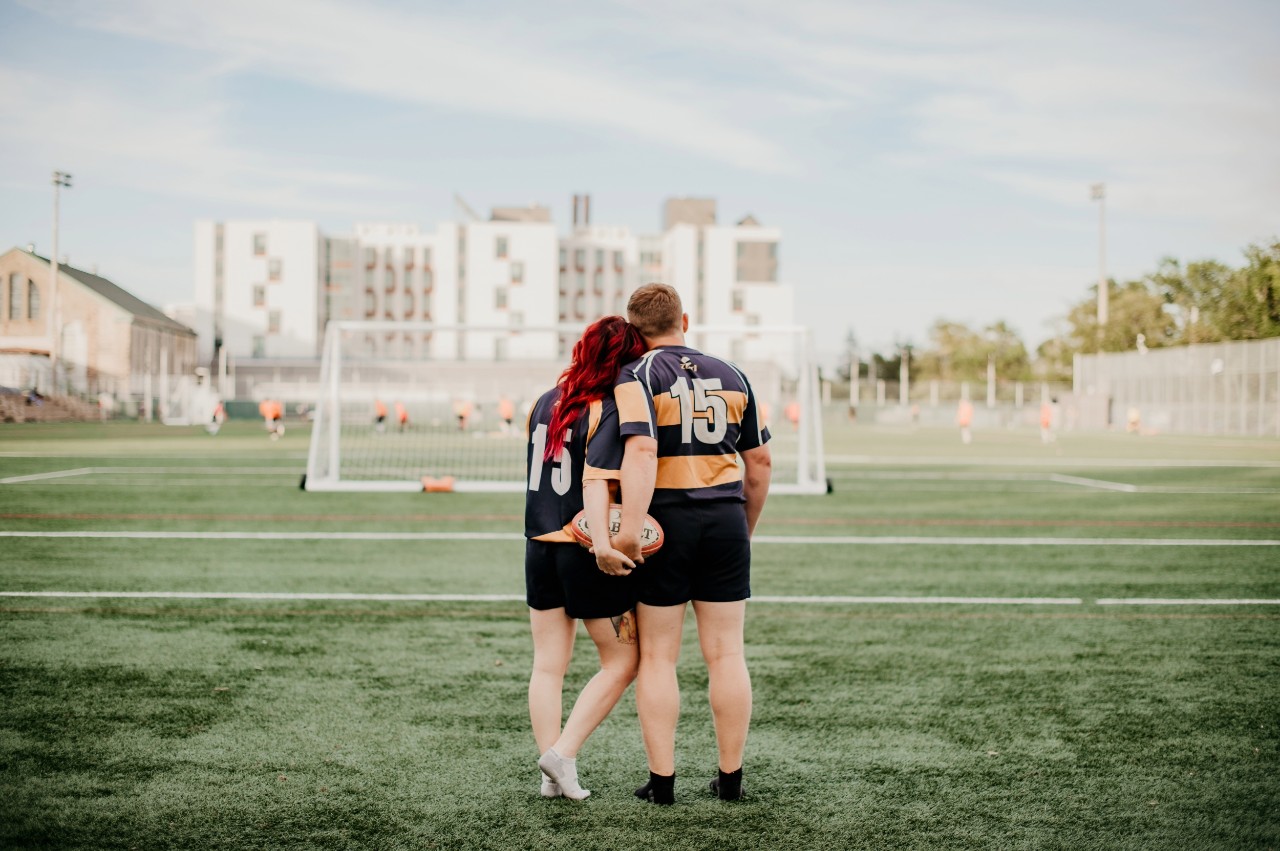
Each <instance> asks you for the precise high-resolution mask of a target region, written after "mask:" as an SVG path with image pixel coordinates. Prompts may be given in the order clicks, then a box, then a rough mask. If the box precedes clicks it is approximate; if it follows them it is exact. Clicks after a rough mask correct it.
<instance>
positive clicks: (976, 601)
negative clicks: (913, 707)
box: [751, 595, 1084, 606]
mask: <svg viewBox="0 0 1280 851" xmlns="http://www.w3.org/2000/svg"><path fill="white" fill-rule="evenodd" d="M751 601H752V602H753V603H798V604H801V605H812V604H820V603H850V604H867V605H877V604H897V603H902V604H906V605H915V604H927V603H949V604H955V605H962V606H963V605H991V606H1006V605H1007V606H1079V605H1082V604H1083V603H1084V600H1082V599H1080V598H1079V597H845V596H834V597H772V596H768V595H760V596H758V597H752V598H751Z"/></svg>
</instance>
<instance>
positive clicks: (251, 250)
mask: <svg viewBox="0 0 1280 851" xmlns="http://www.w3.org/2000/svg"><path fill="white" fill-rule="evenodd" d="M579 200H580V198H579V196H575V198H574V202H575V203H574V213H575V221H574V223H573V229H572V231H571V232H570V233H569V234H568V235H566V236H559V235H558V234H557V233H556V229H555V225H554V224H553V223H552V222H551V217H550V213H549V211H548V210H547V209H546V208H545V207H537V206H534V207H521V208H498V209H495V210H494V211H493V213H492V215H491V217H490V219H489V220H488V221H466V222H447V223H443V224H441V225H439V226H438V227H437V228H436V229H435V230H434V231H431V232H424V231H422V230H420V229H419V228H418V226H417V225H413V224H392V223H362V224H357V225H356V226H355V229H354V234H353V235H350V236H333V237H329V236H324V235H323V234H321V233H320V231H319V228H318V226H317V225H316V224H315V223H312V222H281V221H265V222H262V221H257V222H254V221H234V222H198V223H197V224H196V297H197V305H196V314H195V315H196V323H197V330H198V331H199V333H200V358H201V361H202V362H204V363H208V362H209V359H210V358H212V356H213V353H214V350H215V345H217V344H219V343H220V344H221V345H222V346H225V347H226V348H227V350H228V352H229V353H230V354H231V355H233V356H235V357H236V358H238V359H245V358H255V359H256V358H315V357H316V356H318V354H319V352H320V345H321V342H322V339H323V326H324V323H325V322H327V321H328V320H329V319H336V320H384V321H391V322H405V321H424V322H433V323H435V324H437V325H440V326H464V327H471V328H475V329H477V330H474V331H465V332H459V331H452V330H449V331H437V332H433V333H431V334H429V335H422V334H411V333H408V332H399V331H394V330H391V331H379V332H378V333H377V334H369V335H367V336H366V338H365V339H364V340H363V341H362V342H361V344H360V345H361V346H362V348H363V351H361V352H359V354H360V355H363V356H365V357H394V358H404V357H411V358H414V359H420V358H425V359H430V360H455V359H467V360H517V359H530V360H563V359H565V358H567V357H568V355H569V353H570V351H571V350H572V346H573V343H574V340H575V339H576V334H572V333H568V332H559V333H542V334H530V333H526V334H512V333H510V332H509V331H504V330H502V329H511V330H514V329H519V328H529V327H535V326H544V327H545V326H552V325H558V324H559V325H575V326H582V325H585V324H587V323H590V322H592V321H594V320H596V319H598V318H599V317H601V316H605V315H608V314H611V313H625V311H626V304H627V299H628V298H630V296H631V293H632V292H633V291H634V290H635V289H636V287H638V286H640V285H641V284H645V283H649V282H652V281H659V280H660V281H665V282H667V283H670V284H671V285H672V286H674V287H675V288H676V290H677V291H679V292H680V294H681V297H682V298H683V300H684V303H685V309H686V310H687V311H688V313H689V316H690V321H691V323H692V325H693V330H694V331H695V332H696V330H697V327H698V326H700V325H701V326H707V325H717V326H735V327H741V328H744V329H745V328H749V327H750V326H752V325H761V324H765V325H780V324H790V323H791V322H792V321H793V316H794V306H793V292H792V288H791V287H790V286H789V285H785V284H780V283H779V282H778V275H777V269H778V264H777V244H778V242H779V240H780V238H781V234H780V232H779V231H778V230H777V229H776V228H767V227H763V226H762V225H760V224H759V223H758V222H756V221H755V220H754V219H753V218H751V217H750V216H748V217H747V218H745V219H743V220H742V221H740V222H738V223H737V224H736V225H732V226H720V225H717V224H716V221H715V216H716V213H715V201H713V200H710V199H672V200H670V201H668V202H667V205H666V210H665V221H664V230H663V233H661V234H660V235H640V236H637V235H635V234H633V233H632V232H631V231H630V229H628V228H626V227H621V226H603V225H592V224H591V223H590V213H589V204H590V202H589V199H588V198H586V196H581V201H582V215H581V216H579V215H578V210H579V205H578V202H579ZM693 343H694V344H695V345H701V346H705V347H706V348H708V349H709V350H711V351H716V352H723V353H724V354H726V355H728V356H729V357H732V358H734V359H739V360H747V359H752V358H765V357H770V356H771V355H772V353H773V352H772V350H771V349H770V348H769V346H770V344H769V343H767V342H766V341H764V340H763V339H762V340H759V341H753V340H751V339H749V335H748V334H747V333H746V332H744V333H743V334H726V333H720V334H703V335H701V336H700V337H698V336H695V338H694V339H693ZM348 354H349V355H351V354H356V353H355V352H351V351H348ZM785 356H786V357H790V354H789V353H788V354H786V355H785Z"/></svg>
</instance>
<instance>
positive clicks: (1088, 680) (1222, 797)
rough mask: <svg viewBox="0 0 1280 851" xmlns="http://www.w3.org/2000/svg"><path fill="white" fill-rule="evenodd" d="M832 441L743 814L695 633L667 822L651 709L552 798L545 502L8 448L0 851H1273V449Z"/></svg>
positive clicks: (202, 453)
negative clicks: (649, 750)
mask: <svg viewBox="0 0 1280 851" xmlns="http://www.w3.org/2000/svg"><path fill="white" fill-rule="evenodd" d="M827 439H828V440H827V442H828V454H829V462H830V463H829V466H830V469H829V474H830V476H831V478H832V479H833V482H834V484H835V488H836V489H835V492H834V493H833V494H831V495H829V496H826V497H788V498H777V499H775V500H773V501H771V502H770V504H769V506H768V507H767V508H766V512H765V518H764V521H763V522H762V524H761V528H760V529H759V531H758V536H759V540H758V541H757V544H756V547H755V559H756V561H755V569H754V582H753V586H754V592H755V594H756V595H757V600H756V602H754V603H752V604H751V606H750V608H749V614H748V660H749V663H750V665H751V669H752V674H753V678H754V683H755V690H756V700H755V707H756V708H755V719H754V722H753V727H752V734H751V740H750V742H749V744H748V755H747V766H746V769H747V787H748V795H749V797H748V799H747V800H746V801H744V802H741V803H738V804H723V803H720V802H717V801H715V800H713V799H712V798H711V797H710V795H709V794H708V793H707V792H706V791H705V788H706V786H705V784H706V780H707V779H708V778H709V777H710V776H711V775H712V774H713V773H714V769H715V750H714V739H713V734H712V730H711V723H710V716H709V711H708V708H707V703H706V695H705V685H706V679H705V674H704V672H703V671H702V666H701V662H700V659H699V656H698V652H697V647H696V644H695V643H694V640H693V639H694V633H693V631H692V623H690V628H689V629H688V631H687V633H686V648H685V656H684V659H683V660H682V663H681V671H680V675H681V681H682V684H683V686H684V692H683V701H684V709H683V715H682V719H681V726H680V731H679V738H678V745H677V751H678V769H677V770H678V775H679V780H678V783H677V797H678V804H679V805H678V806H676V807H674V808H656V807H652V806H649V805H646V804H641V803H640V802H638V801H637V800H636V799H635V798H634V797H633V796H632V795H631V794H630V792H631V789H632V788H634V787H635V786H636V785H638V784H639V783H640V782H642V781H643V780H644V779H645V778H646V770H645V765H644V756H643V751H642V748H641V744H640V736H639V732H638V730H637V727H636V720H635V709H634V702H633V698H632V695H631V693H630V692H628V694H627V695H626V696H624V698H623V700H622V702H621V703H620V704H619V706H618V708H617V710H615V712H614V714H613V716H611V717H610V718H609V719H608V720H607V721H606V722H605V724H604V726H603V727H602V728H601V729H600V730H599V732H598V733H597V734H596V736H595V737H594V738H593V739H592V740H591V741H590V742H588V744H587V746H586V748H585V749H584V750H583V752H582V755H581V757H580V771H581V774H582V777H583V782H584V785H585V786H587V787H588V788H591V789H592V790H593V792H594V794H593V795H592V797H591V798H590V799H589V800H587V801H586V802H583V803H579V804H574V803H571V802H568V801H564V800H553V801H545V800H543V799H541V798H540V797H538V794H537V772H536V768H535V766H534V760H535V759H536V757H537V753H536V749H535V746H534V744H533V738H532V735H531V733H530V732H529V731H528V718H527V710H526V703H525V686H526V683H527V676H528V668H529V664H530V658H531V652H530V641H529V637H528V626H527V615H526V612H525V608H524V606H523V604H522V603H521V602H520V600H519V599H518V598H519V596H520V595H521V594H522V593H523V579H522V568H521V564H522V553H523V547H522V544H521V542H520V541H519V540H518V533H519V532H520V529H521V510H522V504H521V501H520V500H521V498H520V496H519V495H518V494H513V495H478V494H469V495H468V494H414V495H368V494H307V493H303V492H302V491H300V490H299V489H298V481H299V478H300V475H301V472H302V468H303V466H304V464H305V453H306V446H307V443H306V441H307V437H306V435H305V434H304V433H303V432H302V429H291V430H290V431H289V433H288V434H287V435H286V437H285V438H284V439H283V440H281V441H280V442H278V443H271V442H269V441H268V440H267V439H266V437H265V435H264V434H263V433H262V432H261V429H260V428H259V427H254V426H251V425H249V424H239V423H233V424H231V425H230V426H229V427H228V428H226V429H224V431H223V433H222V434H220V435H218V436H217V437H214V438H211V437H209V436H207V435H205V434H204V433H203V432H200V431H198V430H195V429H191V430H187V429H174V428H164V427H161V426H139V425H130V424H108V425H105V426H103V425H59V426H26V425H19V426H15V425H7V426H0V533H3V535H0V553H2V554H3V555H2V556H0V592H5V594H6V596H3V597H0V638H2V643H0V847H4V848H10V847H12V848H36V847H39V848H47V847H62V848H72V847H75V848H220V847H226V848H237V849H240V848H263V849H274V848H312V847H314V848H353V849H355V848H406V849H407V848H495V849H519V848H565V849H594V848H652V847H659V848H665V849H684V848H691V849H692V848H713V849H731V848H833V849H834V848H945V849H952V848H1063V849H1067V848H1072V849H1074V848H1126V849H1127V848H1153V849H1164V848H1185V849H1200V848H1223V849H1237V848H1280V779H1277V778H1280V605H1278V604H1277V603H1278V602H1280V442H1278V441H1276V440H1262V439H1257V440H1245V439H1229V438H1189V437H1173V436H1148V437H1135V436H1131V435H1119V434H1117V435H1096V436H1080V435H1072V434H1067V435H1064V436H1062V437H1061V438H1060V440H1059V441H1058V442H1057V443H1055V444H1050V445H1047V446H1046V445H1044V444H1042V443H1041V442H1040V440H1039V435H1038V433H1037V432H1034V431H1032V430H1023V431H1011V432H1001V433H983V432H979V433H977V434H976V435H975V442H974V443H973V444H972V445H969V446H962V445H961V444H960V442H959V440H958V439H957V436H956V434H955V433H954V432H953V431H951V430H931V429H919V430H914V431H912V430H907V429H905V428H904V429H897V430H895V429H880V428H874V427H869V426H865V425H860V426H856V427H852V426H849V425H847V424H845V423H843V422H840V421H839V420H835V419H833V420H831V421H830V422H829V424H828V434H827ZM66 533H79V534H77V535H75V536H72V535H68V534H66ZM95 533H113V534H114V535H116V536H115V537H101V536H94V534H95ZM472 533H476V536H475V537H466V536H467V535H468V534H472ZM255 535H257V536H259V537H254V536H255ZM433 536H434V537H433ZM15 592H20V593H23V594H31V593H34V592H60V593H61V594H63V595H66V596H12V594H14V593H15ZM89 592H99V593H100V594H103V595H105V596H98V597H86V596H76V595H83V594H86V593H89ZM159 592H164V593H173V592H184V593H187V594H189V595H191V596H189V597H183V598H175V597H138V596H126V595H129V594H134V595H136V594H139V593H159ZM227 594H239V595H243V596H240V597H234V598H228V597H226V596H221V597H219V596H217V595H227ZM269 594H277V595H318V596H319V597H320V598H319V599H298V598H294V597H276V598H268V597H266V596H264V595H269ZM446 594H447V595H491V596H490V598H488V599H478V600H438V599H431V598H430V596H429V595H446ZM340 595H350V596H348V597H347V598H339V597H340ZM372 595H385V596H386V598H381V599H379V598H374V597H373V596H372ZM326 597H327V598H326ZM513 597H514V598H516V599H512V598H513ZM1028 600H1034V601H1035V602H1027V601H1028ZM1018 601H1021V602H1018ZM1153 601H1161V602H1160V603H1159V604H1153ZM690 621H692V618H690ZM593 657H594V653H593V652H592V651H591V648H590V642H589V641H587V640H586V639H585V636H584V637H583V638H582V639H581V641H580V646H579V653H578V658H576V659H575V661H574V665H573V668H572V669H571V672H570V677H569V681H568V683H567V688H566V692H568V694H567V696H566V697H567V700H566V702H567V701H568V699H570V698H571V696H572V695H573V694H576V690H577V689H578V688H579V687H580V686H581V685H582V684H583V683H584V682H585V680H586V678H587V677H589V676H590V674H591V673H592V672H593V670H594V669H593V665H592V661H593Z"/></svg>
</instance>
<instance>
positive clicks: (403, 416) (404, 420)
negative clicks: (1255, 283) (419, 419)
mask: <svg viewBox="0 0 1280 851" xmlns="http://www.w3.org/2000/svg"><path fill="white" fill-rule="evenodd" d="M395 409H396V422H397V423H399V424H400V430H401V431H404V430H405V429H407V428H408V427H409V411H408V410H406V409H405V406H404V403H403V402H396V403H395Z"/></svg>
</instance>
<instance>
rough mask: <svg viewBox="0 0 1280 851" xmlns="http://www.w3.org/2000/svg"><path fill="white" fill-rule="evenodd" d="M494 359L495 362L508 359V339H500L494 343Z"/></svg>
mask: <svg viewBox="0 0 1280 851" xmlns="http://www.w3.org/2000/svg"><path fill="white" fill-rule="evenodd" d="M493 359H494V360H506V359H507V338H506V337H498V338H497V339H496V340H494V341H493Z"/></svg>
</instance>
